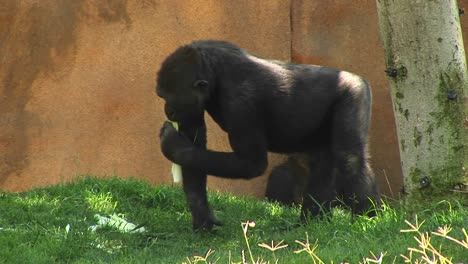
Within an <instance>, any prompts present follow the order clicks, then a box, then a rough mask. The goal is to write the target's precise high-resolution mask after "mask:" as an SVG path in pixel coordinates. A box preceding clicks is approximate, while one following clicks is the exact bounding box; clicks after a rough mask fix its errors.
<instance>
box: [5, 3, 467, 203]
mask: <svg viewBox="0 0 468 264" xmlns="http://www.w3.org/2000/svg"><path fill="white" fill-rule="evenodd" d="M465 24H466V23H465ZM205 38H210V39H223V40H228V41H233V42H235V43H237V44H238V45H240V46H242V47H243V48H245V49H247V50H249V51H250V52H252V53H254V54H257V55H260V56H263V57H268V58H274V59H280V60H293V61H296V62H303V63H313V64H323V65H330V66H335V67H340V68H343V69H346V70H350V71H354V72H356V73H358V74H361V75H363V76H365V77H366V78H368V79H369V80H370V81H371V84H372V86H373V91H374V104H373V111H374V112H373V120H372V128H371V154H372V164H373V168H374V170H375V171H376V173H377V175H378V180H379V185H380V186H381V189H382V191H383V192H384V193H386V194H389V195H392V194H394V195H396V194H397V193H398V191H399V189H400V188H401V170H400V165H399V154H398V143H397V140H396V135H395V126H394V119H393V114H392V109H391V107H392V104H391V99H390V94H389V91H388V88H387V85H386V79H385V75H384V72H383V71H384V63H383V50H382V47H381V44H380V40H379V31H378V23H377V17H376V11H375V1H374V0H368V1H367V0H362V1H345V0H330V1H319V0H314V1H312V0H311V1H305V0H304V1H299V0H291V1H278V0H262V1H250V0H236V1H227V0H226V1H219V0H202V1H200V0H180V1H171V0H164V1H163V0H160V1H157V0H128V1H127V0H107V1H105V0H102V1H92V0H83V1H56V0H2V1H1V2H0V189H3V190H11V191H21V190H27V189H30V188H33V187H38V186H46V185H50V184H55V183H59V182H66V181H69V180H71V179H73V178H74V177H75V176H76V175H84V174H90V175H98V176H103V177H104V176H113V175H118V176H120V177H130V176H135V177H140V178H145V179H147V180H148V181H149V182H150V183H152V184H161V183H170V182H171V175H170V163H169V162H168V161H167V160H166V159H165V158H164V157H163V156H162V155H161V153H160V151H159V140H158V133H159V128H160V126H161V123H162V121H163V120H164V119H165V117H164V114H163V111H162V107H163V104H162V101H161V100H159V99H158V98H157V97H156V96H155V95H154V84H155V73H156V71H157V70H158V67H159V65H160V63H161V61H162V59H163V58H164V57H165V56H167V55H168V53H170V52H171V51H172V50H173V49H175V48H176V47H177V46H179V45H181V44H185V43H188V42H190V41H192V40H195V39H205ZM208 130H209V133H208V142H209V147H210V148H212V149H216V150H223V151H228V150H229V149H230V148H229V145H228V142H227V139H226V135H225V134H224V133H223V132H221V130H220V129H219V128H218V127H217V126H216V125H215V124H213V122H212V121H211V120H209V122H208ZM270 158H271V165H274V164H277V163H278V162H280V161H281V160H282V158H283V157H281V156H280V155H273V154H272V155H270ZM269 169H271V166H270V168H269ZM267 173H268V172H267ZM265 181H266V177H260V178H258V179H255V180H252V181H248V182H247V181H243V180H235V181H234V180H219V179H215V178H213V177H210V180H209V187H210V188H212V189H218V190H222V191H230V192H232V193H236V194H249V195H254V196H258V197H261V196H262V195H263V192H264V188H265Z"/></svg>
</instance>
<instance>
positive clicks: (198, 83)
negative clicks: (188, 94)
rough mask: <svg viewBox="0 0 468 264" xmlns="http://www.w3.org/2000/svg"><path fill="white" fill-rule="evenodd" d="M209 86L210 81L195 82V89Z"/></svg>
mask: <svg viewBox="0 0 468 264" xmlns="http://www.w3.org/2000/svg"><path fill="white" fill-rule="evenodd" d="M207 85H208V81H205V80H196V81H195V82H193V87H205V86H207Z"/></svg>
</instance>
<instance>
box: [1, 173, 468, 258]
mask: <svg viewBox="0 0 468 264" xmlns="http://www.w3.org/2000/svg"><path fill="white" fill-rule="evenodd" d="M209 198H210V202H211V205H212V207H213V208H214V210H215V214H216V215H217V217H218V218H219V219H220V220H222V221H223V223H224V226H222V227H221V228H218V229H217V230H215V231H214V232H210V233H206V232H205V233H203V232H202V233H194V232H193V231H192V230H191V218H190V213H189V212H188V211H187V207H186V205H185V197H184V195H183V192H182V190H181V189H180V188H174V187H169V186H158V187H152V186H150V185H148V184H146V183H144V182H141V181H137V180H120V179H117V178H112V179H96V178H92V177H87V178H83V179H81V180H78V181H76V182H74V183H70V184H66V185H59V186H52V187H48V188H44V189H37V190H33V191H30V192H25V193H19V194H12V193H0V208H1V213H0V248H1V250H0V262H1V263H247V262H248V263H252V262H257V263H404V261H405V258H411V262H412V263H431V262H429V260H431V259H433V260H437V261H438V262H436V263H452V262H453V263H468V236H467V234H466V232H465V233H464V232H463V228H465V229H466V228H467V227H468V209H467V207H466V206H467V204H466V200H462V199H463V197H459V198H457V199H450V200H449V201H433V202H432V203H430V204H431V205H430V206H424V207H423V206H419V207H418V206H416V208H418V209H416V210H415V209H412V210H413V212H408V211H407V210H404V208H402V207H401V206H399V205H392V206H388V205H386V206H384V208H383V209H382V210H381V211H380V212H379V214H378V216H377V217H375V218H373V219H368V218H365V217H357V218H355V219H351V216H350V214H349V213H348V212H347V211H345V210H341V209H336V210H334V212H333V217H332V218H331V219H330V220H313V221H310V222H309V223H308V224H306V225H302V224H300V222H299V209H298V208H286V207H282V206H279V205H277V204H272V203H267V202H264V201H258V200H255V199H250V198H239V197H234V196H228V195H223V194H218V193H210V197H209ZM97 214H98V215H100V216H103V217H110V216H111V215H113V214H116V215H117V217H114V219H117V221H120V220H122V219H125V220H127V221H128V222H129V223H131V224H135V225H136V229H135V230H136V231H141V232H132V231H131V230H133V228H131V230H130V231H128V230H127V231H128V232H125V230H122V229H123V227H131V224H128V225H125V223H123V224H122V223H120V225H118V226H116V225H114V226H112V225H107V226H96V225H97V224H98V218H97V216H96V215H97ZM251 222H254V223H255V225H253V224H251V225H247V224H246V223H251ZM242 223H244V224H242ZM411 225H412V226H413V227H411ZM93 226H94V229H93ZM444 228H450V229H452V230H451V232H449V233H448V234H447V232H446V231H447V229H444ZM402 230H406V231H405V232H402ZM428 240H429V241H428ZM272 241H273V245H272V244H271V243H272ZM280 242H281V243H280ZM286 245H287V246H286ZM444 257H446V258H447V259H446V260H445V261H446V262H443V261H444V259H443V258H444ZM424 258H427V259H428V260H427V261H426V262H424ZM252 260H253V261H252ZM416 261H420V262H416ZM449 261H451V262H449Z"/></svg>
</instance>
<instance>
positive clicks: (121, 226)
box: [89, 213, 146, 233]
mask: <svg viewBox="0 0 468 264" xmlns="http://www.w3.org/2000/svg"><path fill="white" fill-rule="evenodd" d="M94 218H96V220H97V221H98V224H97V225H93V226H91V227H90V228H89V229H90V230H91V231H92V232H95V231H96V230H97V229H99V228H101V227H104V226H111V227H114V228H116V229H117V230H119V231H120V232H122V233H143V232H145V231H146V230H145V228H144V227H139V228H137V226H136V225H135V224H132V223H130V222H127V220H125V219H124V218H122V217H120V216H118V215H117V214H115V213H114V214H113V215H110V216H109V217H106V216H102V215H100V214H95V215H94Z"/></svg>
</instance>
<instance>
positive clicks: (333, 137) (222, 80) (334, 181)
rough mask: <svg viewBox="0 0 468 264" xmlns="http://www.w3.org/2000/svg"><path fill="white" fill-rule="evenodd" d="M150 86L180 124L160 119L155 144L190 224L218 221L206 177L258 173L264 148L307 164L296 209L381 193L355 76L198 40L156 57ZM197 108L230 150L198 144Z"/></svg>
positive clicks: (360, 200)
mask: <svg viewBox="0 0 468 264" xmlns="http://www.w3.org/2000/svg"><path fill="white" fill-rule="evenodd" d="M156 90H157V93H158V95H159V96H160V97H162V98H163V99H164V100H165V102H166V104H165V111H166V115H167V117H168V118H169V119H170V120H173V121H177V122H179V125H180V127H179V129H180V133H179V132H177V131H176V130H175V129H174V128H173V127H172V125H171V124H170V123H169V122H165V123H164V125H163V127H162V129H161V132H160V139H161V150H162V152H163V154H164V155H165V156H166V157H167V158H168V159H169V160H171V161H173V162H175V163H178V164H180V165H181V166H182V170H183V184H184V191H185V193H186V195H187V200H188V204H189V206H190V210H191V212H192V218H193V227H194V229H211V228H212V227H213V225H219V224H220V222H219V221H218V220H216V218H215V217H214V215H213V213H212V211H211V209H210V207H209V205H208V201H207V196H206V177H207V176H206V175H207V174H209V175H213V176H217V177H223V178H230V179H234V178H235V179H251V178H254V177H257V176H259V175H261V174H262V173H263V172H264V170H265V168H266V167H267V163H268V162H267V151H272V152H279V153H288V154H294V155H295V154H298V153H300V154H301V155H302V156H305V157H309V160H307V159H306V163H310V164H311V165H312V164H313V165H314V167H311V168H309V169H308V175H307V177H306V178H307V180H306V183H305V184H306V186H305V193H306V194H307V195H304V201H303V215H306V214H307V213H309V212H310V213H311V214H312V215H318V214H320V207H322V206H323V205H327V204H329V203H331V201H332V200H334V199H335V198H336V197H337V196H341V197H343V199H344V201H345V202H346V203H347V204H348V205H349V206H350V207H351V208H352V211H353V212H354V213H360V214H361V213H366V212H367V210H368V209H369V208H371V207H372V201H377V200H378V199H379V194H378V191H377V188H376V184H375V181H374V175H373V173H372V171H371V169H370V166H369V164H368V154H367V134H368V128H369V120H370V112H371V110H370V106H371V92H370V87H369V85H368V83H367V82H366V81H365V80H364V79H362V78H361V77H359V76H357V75H354V74H352V73H349V72H346V71H341V70H338V69H334V68H329V67H322V66H315V65H300V64H290V63H285V62H280V61H274V60H266V59H262V58H259V57H256V56H253V55H251V54H249V53H247V52H246V51H245V50H243V49H241V48H239V47H237V46H235V45H233V44H231V43H228V42H223V41H196V42H193V43H191V44H189V45H185V46H182V47H179V48H178V49H177V50H176V51H174V52H173V53H172V54H171V55H169V56H168V57H167V58H166V59H165V60H164V62H163V63H162V66H161V69H160V70H159V72H158V78H157V89H156ZM205 111H207V112H208V114H210V115H211V117H212V118H213V119H214V120H215V121H216V122H217V123H218V124H219V126H220V127H221V128H222V129H223V130H224V131H226V132H227V133H228V136H229V142H230V144H231V147H232V149H233V152H216V151H211V150H207V149H206V127H205V121H204V112H205ZM317 161H318V162H317ZM326 207H327V206H325V208H326Z"/></svg>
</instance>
